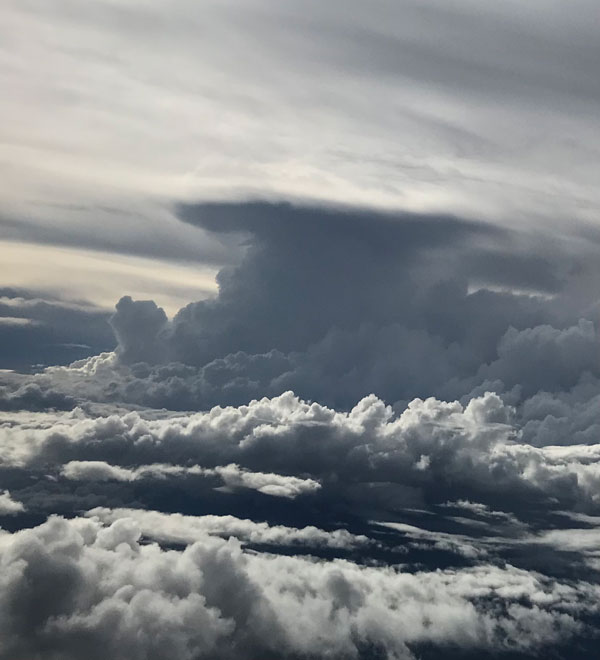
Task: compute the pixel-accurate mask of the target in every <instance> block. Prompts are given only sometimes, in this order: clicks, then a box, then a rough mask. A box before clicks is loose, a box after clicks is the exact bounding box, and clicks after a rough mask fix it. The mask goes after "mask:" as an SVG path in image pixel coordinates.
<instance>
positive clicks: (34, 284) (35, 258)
mask: <svg viewBox="0 0 600 660" xmlns="http://www.w3.org/2000/svg"><path fill="white" fill-rule="evenodd" d="M0 254H1V255H2V258H1V259H0V281H1V282H2V286H5V287H19V288H23V289H31V290H34V291H40V292H48V293H52V294H56V295H60V296H62V297H64V298H65V299H71V300H73V299H77V300H85V301H87V302H90V303H93V304H95V305H98V306H100V307H105V308H108V309H110V308H113V307H114V305H115V303H116V302H117V301H118V300H119V298H120V297H121V296H124V295H130V296H131V297H132V298H134V299H143V300H148V299H152V300H154V301H155V302H156V303H157V304H158V305H159V306H161V307H163V309H164V310H165V312H166V313H167V314H168V315H169V316H173V315H174V314H175V313H176V312H177V310H178V309H180V308H181V307H182V306H184V305H186V304H187V303H189V302H193V301H195V300H200V299H203V298H208V297H211V296H213V295H215V294H216V291H217V286H216V282H215V275H216V269H215V268H214V267H208V266H203V265H198V266H192V265H187V264H181V263H174V262H170V261H164V260H159V259H149V258H145V257H138V256H130V255H123V254H115V253H109V252H101V251H97V250H85V249H81V248H72V247H57V246H53V245H40V244H37V243H23V242H13V241H1V240H0Z"/></svg>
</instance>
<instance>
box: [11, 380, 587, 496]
mask: <svg viewBox="0 0 600 660" xmlns="http://www.w3.org/2000/svg"><path fill="white" fill-rule="evenodd" d="M4 416H5V419H6V420H7V421H6V423H5V424H4V428H2V429H1V435H0V442H1V443H2V450H3V451H2V459H1V460H2V464H4V465H6V466H10V465H23V466H24V465H29V466H36V465H42V464H44V465H48V464H52V463H54V464H56V465H58V466H62V465H65V464H68V463H69V462H70V461H104V462H105V463H109V464H111V465H110V466H108V467H107V466H106V465H98V464H94V463H92V464H91V465H88V469H90V470H96V471H97V472H96V474H97V475H100V474H104V475H105V476H106V475H108V473H110V472H111V470H112V475H113V477H112V478H114V477H115V476H117V478H120V479H125V480H128V479H130V478H138V477H139V476H141V475H142V474H143V473H144V470H145V471H146V473H147V474H150V473H151V471H152V469H153V470H154V473H155V474H159V473H160V472H161V470H162V471H163V472H164V473H165V474H166V472H168V470H167V468H160V467H156V468H152V469H151V468H148V467H146V468H144V467H143V466H147V465H148V464H152V463H166V462H169V463H175V464H176V465H177V464H178V465H185V463H186V462H188V465H189V462H193V463H195V464H197V465H201V466H202V470H205V469H209V470H212V471H213V474H215V475H217V476H219V477H220V478H221V479H222V480H223V481H224V482H225V484H229V485H232V486H245V487H250V488H256V489H258V490H261V491H262V492H267V493H268V492H270V493H271V494H280V495H285V496H292V495H294V493H297V492H299V491H304V492H310V491H315V490H317V487H316V485H315V484H316V482H321V484H322V485H323V487H324V488H325V489H326V490H327V489H328V488H333V489H334V490H336V491H337V492H338V494H339V495H340V496H341V497H342V498H343V497H345V494H347V495H351V493H352V490H353V487H356V488H357V489H359V488H360V485H361V484H368V483H396V484H403V485H407V486H412V487H415V488H427V489H428V491H429V492H430V494H432V495H434V496H435V492H436V491H435V489H436V488H442V489H446V492H449V491H451V490H452V489H456V488H459V489H465V488H467V489H470V490H471V491H473V492H478V493H480V494H481V495H485V494H486V493H487V494H490V493H504V494H505V495H506V496H507V497H509V498H511V497H519V496H525V494H526V493H527V492H529V493H530V494H532V493H537V494H538V495H539V496H543V497H546V498H549V499H548V501H552V500H556V501H562V502H566V503H568V504H569V506H572V505H573V504H574V503H575V502H578V503H579V505H580V506H583V507H592V508H596V507H598V506H599V505H600V486H599V484H600V481H599V474H600V445H570V446H563V447H558V446H547V447H533V446H531V445H528V444H524V443H522V442H520V441H519V431H518V429H517V428H515V427H514V426H513V425H512V423H511V419H512V417H513V411H512V409H511V407H510V406H506V405H505V404H504V403H503V402H502V400H501V399H500V398H499V397H498V396H497V395H496V394H491V393H488V394H485V395H484V396H481V397H477V398H474V399H472V400H471V401H470V402H469V403H468V404H467V405H466V406H464V405H462V404H461V403H459V402H456V401H455V402H442V401H438V400H436V399H433V398H430V399H427V400H421V399H416V400H414V401H412V402H411V403H410V404H409V405H408V406H407V408H406V409H405V410H404V412H402V413H401V414H400V415H394V413H393V411H392V409H391V408H390V407H388V406H386V405H385V404H384V403H383V402H382V401H381V400H379V399H378V398H377V397H374V396H369V397H366V398H365V399H363V400H362V401H360V402H359V403H358V404H357V405H356V406H355V407H354V408H353V409H352V410H351V411H349V412H340V411H336V410H333V409H331V408H328V407H325V406H322V405H320V404H317V403H308V402H304V401H301V400H300V399H298V398H297V397H295V396H294V395H293V393H291V392H288V393H285V394H283V395H281V396H279V397H274V398H272V399H266V398H265V399H261V400H255V401H252V402H250V403H249V404H248V405H245V406H240V407H237V408H235V407H225V408H221V407H216V408H213V409H212V410H210V411H207V412H203V413H194V414H189V415H179V416H172V415H166V416H164V417H163V418H158V419H156V418H145V417H144V415H143V414H141V413H139V412H128V413H121V414H116V413H115V414H112V415H109V416H98V417H94V416H88V415H86V414H85V413H84V412H83V411H82V410H80V409H76V410H75V411H73V412H70V413H64V414H58V413H57V414H39V415H35V414H30V415H29V416H28V417H27V420H28V421H27V423H19V422H18V421H17V420H19V419H20V418H19V414H18V413H5V414H4ZM21 419H25V418H24V417H21ZM424 457H426V460H424ZM230 463H234V464H236V465H238V466H240V468H237V467H227V466H228V465H229V464H230ZM112 466H116V468H117V469H113V467H112ZM205 466H206V467H205ZM223 466H225V467H223ZM138 468H139V470H140V471H139V472H134V473H131V474H130V473H129V472H123V471H122V470H123V469H126V470H137V469H138ZM256 468H260V470H257V469H256ZM81 469H86V468H85V464H83V465H82V464H80V463H75V464H74V465H72V466H71V468H68V469H67V474H69V472H70V471H72V470H75V471H77V470H81ZM180 469H181V468H179V467H175V468H173V470H175V471H177V470H180ZM253 473H258V474H253ZM206 474H208V473H207V472H206ZM356 492H358V490H357V491H356ZM440 492H442V491H440ZM519 494H520V495H519ZM446 499H447V498H446ZM443 501H445V500H443Z"/></svg>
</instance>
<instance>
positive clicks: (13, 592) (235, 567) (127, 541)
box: [0, 517, 597, 659]
mask: <svg viewBox="0 0 600 660" xmlns="http://www.w3.org/2000/svg"><path fill="white" fill-rule="evenodd" d="M139 539H140V531H139V528H138V527H137V525H136V523H135V521H134V520H133V519H130V518H118V519H117V520H115V521H114V522H113V523H112V524H110V525H102V524H100V523H99V522H98V521H97V520H94V519H88V520H85V519H77V518H76V519H73V520H69V521H68V520H64V519H61V518H58V517H53V518H51V519H50V520H49V521H48V522H46V523H44V524H43V525H41V526H39V527H36V528H34V529H30V530H24V531H21V532H17V533H15V534H4V535H2V536H0V556H1V561H2V566H3V571H2V573H1V577H0V580H1V581H2V590H1V593H2V597H1V598H0V608H1V612H2V616H1V617H0V621H1V623H2V632H3V634H2V641H1V642H0V644H1V645H0V657H2V658H9V657H10V658H15V657H25V656H29V657H31V656H32V655H34V656H35V655H36V654H41V653H44V654H54V655H60V656H61V657H62V658H78V657H81V654H82V653H83V652H84V649H85V653H86V654H87V655H88V657H91V658H96V657H98V658H99V657H101V655H102V657H104V656H105V654H106V653H110V655H111V657H114V658H116V659H120V658H158V657H161V656H163V655H164V654H165V653H176V654H177V657H181V658H190V659H191V658H197V657H215V655H218V656H219V657H238V658H240V657H241V658H258V657H269V655H271V654H277V656H278V657H291V658H293V657H301V656H302V655H316V656H324V655H330V656H333V657H337V656H342V655H351V656H353V657H366V655H367V654H368V652H369V649H370V650H371V651H373V650H378V651H380V652H383V653H384V654H385V655H387V657H390V658H392V657H395V658H413V657H414V655H413V653H412V652H411V649H414V650H415V655H418V649H419V647H420V646H421V645H429V644H432V643H433V644H436V645H442V646H444V645H452V646H454V647H455V648H458V649H463V650H471V651H477V650H479V651H486V650H488V649H496V650H507V651H522V652H529V653H532V652H540V651H542V649H544V648H547V645H549V644H557V643H558V644H560V643H564V642H565V641H568V640H569V639H570V638H571V637H572V636H573V635H576V634H581V633H582V632H584V633H585V630H586V626H585V623H584V622H583V619H585V617H586V616H589V615H591V614H594V613H596V612H597V593H596V590H595V589H594V588H593V587H591V586H590V585H586V584H584V583H573V584H568V583H560V582H557V581H555V580H550V579H548V578H545V577H543V576H542V575H539V574H536V573H530V572H527V571H522V570H519V569H516V568H514V567H512V566H510V565H507V566H505V567H504V568H500V567H496V566H492V565H482V566H480V567H478V568H475V569H463V570H448V571H434V572H426V571H425V572H419V573H406V572H403V571H402V570H399V569H396V568H389V567H386V568H377V567H361V566H358V565H356V564H353V563H351V562H348V561H341V560H336V561H333V562H323V561H314V560H311V559H302V558H299V557H283V556H278V555H263V554H251V553H247V552H244V551H243V549H242V548H241V547H240V545H239V543H237V542H236V541H234V540H231V539H230V540H229V541H225V540H221V539H218V538H214V537H210V536H204V537H203V538H202V540H199V541H197V542H195V543H193V544H191V545H189V546H187V547H186V548H185V549H184V550H182V551H174V550H161V549H160V548H159V547H158V546H156V545H155V544H141V543H140V542H139ZM232 594H235V598H232ZM27 612H29V613H31V614H32V616H27V617H25V616H24V614H25V613H27Z"/></svg>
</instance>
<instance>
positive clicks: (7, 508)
mask: <svg viewBox="0 0 600 660" xmlns="http://www.w3.org/2000/svg"><path fill="white" fill-rule="evenodd" d="M23 511H25V507H24V506H23V503H22V502H17V501H15V500H13V498H12V497H11V496H10V493H9V491H7V490H3V491H0V516H13V515H15V514H17V513H21V512H23Z"/></svg>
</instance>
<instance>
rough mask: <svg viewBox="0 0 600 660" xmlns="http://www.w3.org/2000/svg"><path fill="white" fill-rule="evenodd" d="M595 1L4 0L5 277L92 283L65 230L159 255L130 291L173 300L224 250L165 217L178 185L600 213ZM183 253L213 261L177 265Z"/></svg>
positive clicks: (125, 250)
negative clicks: (76, 261)
mask: <svg viewBox="0 0 600 660" xmlns="http://www.w3.org/2000/svg"><path fill="white" fill-rule="evenodd" d="M599 15H600V11H599V9H598V4H597V2H594V1H593V0H574V2H564V1H558V0H532V1H530V2H526V3H524V2H518V1H516V0H507V1H506V2H501V3H493V4H490V3H485V4H482V3H481V2H476V1H475V0H443V1H442V0H437V1H436V0H432V1H428V2H420V1H417V0H394V1H388V0H374V1H373V2H361V1H355V0H343V1H340V0H331V1H329V2H316V1H313V0H307V1H306V2H296V1H292V0H282V1H281V2H265V1H264V0H248V1H245V2H233V1H222V0H219V1H218V2H217V1H212V0H204V1H203V2H196V1H192V0H174V1H173V2H169V3H160V2H153V1H150V0H99V1H98V2H93V3H82V2H78V1H76V0H56V2H52V3H49V2H45V1H44V0H7V1H6V2H5V3H4V5H3V9H2V21H1V25H0V48H1V49H2V58H1V61H0V91H1V93H2V98H3V102H2V104H1V107H0V140H1V145H2V147H1V150H0V180H1V181H2V183H1V188H0V191H1V192H0V194H1V202H2V212H1V214H0V237H2V238H3V239H4V240H5V241H6V240H9V241H18V242H19V246H18V247H15V248H14V249H15V250H16V252H15V254H17V253H18V259H19V261H20V262H21V264H22V265H21V267H20V268H18V267H13V265H12V263H11V266H10V273H7V272H6V270H7V269H6V268H5V269H4V272H3V273H2V276H3V278H7V279H8V280H10V281H9V282H8V281H7V282H5V283H6V284H10V285H13V286H19V285H24V286H33V285H37V286H38V287H40V286H45V287H46V288H48V287H53V288H57V289H64V292H65V293H67V294H74V295H77V296H81V295H84V296H85V295H87V297H89V298H90V299H92V300H95V301H97V302H99V303H101V304H105V303H106V292H105V291H100V290H98V289H97V288H96V287H95V286H94V280H95V279H96V277H95V274H96V271H95V267H94V265H93V264H94V258H93V257H92V258H91V259H90V262H89V268H88V267H87V264H86V262H85V256H83V257H82V258H81V265H80V272H81V277H82V280H81V282H80V283H78V284H77V285H75V284H73V283H72V284H69V282H72V278H71V277H70V276H69V274H68V272H67V271H65V272H64V273H61V272H60V269H58V270H57V269H56V267H55V264H56V263H57V262H60V261H61V258H60V253H57V252H56V248H58V247H64V248H65V249H69V250H77V251H79V250H82V249H86V250H94V251H96V252H95V253H94V256H97V252H110V253H119V254H120V255H135V256H137V257H150V258H152V259H154V260H160V268H154V267H153V266H152V264H150V263H147V262H140V261H132V262H131V263H135V264H136V266H135V267H136V269H137V276H139V282H138V284H137V286H136V287H135V291H132V292H133V293H137V294H140V295H144V294H146V295H147V292H149V291H154V292H155V295H156V296H157V297H158V298H160V300H161V303H163V304H165V305H166V306H167V307H168V309H169V311H170V312H173V311H175V310H176V309H177V307H179V306H180V304H181V302H182V301H183V300H191V299H194V298H197V297H200V295H209V294H210V292H211V290H214V285H212V287H211V285H210V282H211V280H212V276H214V272H215V268H216V267H217V266H218V265H220V264H222V263H224V262H226V261H227V260H228V259H229V258H230V256H231V255H230V253H229V251H228V250H227V249H224V248H223V246H222V245H220V244H218V243H215V241H214V240H212V239H211V238H210V237H208V236H207V235H206V234H203V233H202V232H200V231H198V230H193V229H191V228H190V227H189V226H185V225H183V224H182V223H180V222H178V221H177V220H176V219H175V217H174V216H173V213H172V205H173V203H175V202H181V201H192V200H204V201H207V200H223V199H245V198H261V199H277V198H283V199H288V200H290V199H291V200H300V201H303V200H304V201H306V200H308V201H311V202H320V203H327V204H344V205H352V206H362V207H367V208H369V207H376V208H387V209H401V210H404V211H416V212H443V213H455V214H458V215H460V216H462V217H467V218H475V219H477V220H485V221H489V222H494V223H499V224H501V225H513V226H514V225H517V226H522V225H536V226H542V227H546V228H547V229H548V231H555V230H557V229H558V230H565V229H568V228H571V227H573V225H574V224H575V225H577V224H578V223H581V224H583V223H593V224H597V223H598V222H600V192H599V191H598V186H597V181H598V177H599V174H600V173H599V171H598V170H599V165H598V163H599V158H598V157H599V150H600V131H598V130H597V129H598V108H599V104H600V82H599V81H600V78H599V77H598V75H597V65H598V61H599V57H600V55H599V53H600V40H599V39H598V32H599V30H600V17H599ZM38 244H41V245H44V246H46V247H45V248H44V249H41V248H39V247H33V246H34V245H36V246H37V245H38ZM28 246H32V247H31V249H29V248H28ZM51 246H52V247H51ZM11 249H12V248H11V246H10V245H9V244H8V243H3V251H9V250H11ZM84 255H85V253H84ZM78 258H79V257H78ZM182 261H188V262H189V261H193V262H194V263H195V264H196V265H201V266H203V267H204V268H205V270H203V271H202V272H198V274H195V275H194V274H188V275H186V280H187V284H186V285H184V284H183V281H182V279H181V270H180V269H181V266H180V265H179V264H177V262H182ZM121 263H123V262H122V258H121V257H120V256H115V257H111V259H109V260H107V262H106V275H107V277H108V278H112V280H113V281H122V278H123V276H122V274H120V270H119V269H120V266H119V265H117V264H121ZM119 278H121V279H119ZM144 278H145V279H144ZM61 279H62V281H61ZM83 280H86V282H85V284H84V283H83ZM71 287H73V288H72V290H70V289H71ZM193 287H195V291H193V292H192V291H190V288H193ZM170 297H171V300H169V298H170Z"/></svg>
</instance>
